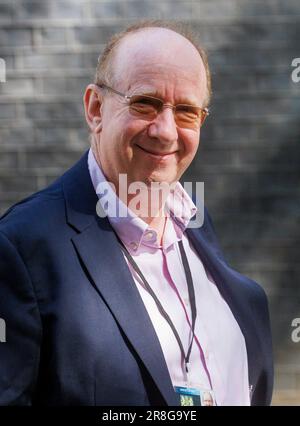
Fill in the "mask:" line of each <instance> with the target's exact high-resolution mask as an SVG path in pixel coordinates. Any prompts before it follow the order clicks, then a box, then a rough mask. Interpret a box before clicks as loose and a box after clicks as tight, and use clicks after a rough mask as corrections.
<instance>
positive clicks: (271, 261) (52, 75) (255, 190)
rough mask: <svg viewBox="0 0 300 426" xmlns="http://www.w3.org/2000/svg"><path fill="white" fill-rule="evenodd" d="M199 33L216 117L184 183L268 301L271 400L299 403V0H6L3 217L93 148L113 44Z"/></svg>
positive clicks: (0, 89) (1, 26)
mask: <svg viewBox="0 0 300 426" xmlns="http://www.w3.org/2000/svg"><path fill="white" fill-rule="evenodd" d="M149 17H152V18H168V19H181V20H183V21H186V22H189V23H190V24H191V25H192V26H193V27H194V28H195V29H196V30H197V31H198V32H199V33H200V35H201V37H202V40H203V44H204V45H205V46H206V47H207V49H208V52H209V58H210V63H211V67H212V73H213V89H214V96H213V102H212V114H211V116H210V117H209V119H208V120H207V122H206V124H205V126H204V128H203V131H202V139H201V147H200V150H199V153H198V155H197V158H196V160H195V161H194V163H193V165H192V166H191V168H190V169H189V171H188V172H187V173H186V175H185V177H184V178H185V179H186V180H190V179H193V180H198V181H204V182H205V197H206V203H207V205H208V207H209V210H210V212H211V214H212V216H213V218H214V222H215V226H216V229H217V232H218V235H219V238H220V240H221V244H222V246H223V248H224V250H225V253H226V256H227V258H228V260H229V261H230V262H231V263H232V264H233V266H234V267H236V268H237V269H239V270H240V271H241V272H243V273H245V274H248V275H249V276H251V277H252V278H254V279H256V280H257V281H259V282H260V283H261V284H262V285H263V286H264V288H265V289H266V291H267V293H268V295H269V299H270V309H271V318H272V327H273V333H274V349H275V355H276V382H275V385H276V392H275V395H274V403H275V404H276V403H282V404H293V403H295V404H300V363H299V356H300V343H298V344H296V343H293V342H292V340H291V331H292V328H291V321H292V319H293V318H295V317H300V286H299V285H298V279H299V271H300V265H299V263H300V256H299V249H298V244H299V243H300V228H299V222H300V221H299V217H300V202H299V195H300V190H299V188H300V185H299V183H300V147H299V135H300V121H299V115H300V96H299V95H300V83H293V82H292V80H291V72H292V67H291V62H292V60H293V58H295V57H300V3H299V0H264V1H260V0H213V1H212V0H195V1H192V0H189V1H188V0H187V1H184V0H181V1H178V0H161V1H158V0H139V1H138V0H106V1H105V0H98V1H94V0H48V1H43V2H41V1H37V0H31V1H26V0H7V1H3V0H0V58H4V59H5V61H6V67H7V73H6V78H7V81H6V83H0V211H2V212H3V211H4V210H5V209H6V208H7V207H8V206H10V205H11V204H12V203H14V202H16V201H17V200H19V199H20V198H22V197H24V196H26V195H28V194H30V193H31V192H33V191H36V190H38V189H39V188H42V187H44V186H45V185H46V184H47V183H49V182H51V181H52V180H53V179H54V178H55V177H56V176H58V175H59V174H61V173H62V172H63V171H64V170H65V169H66V168H67V167H68V166H70V165H71V164H73V163H74V162H75V161H76V160H77V159H78V158H79V157H80V156H81V154H82V152H83V151H84V150H85V149H86V148H87V146H88V140H87V131H86V126H85V123H84V117H83V107H82V100H81V99H82V94H83V91H84V88H85V85H86V84H87V83H88V82H89V81H90V80H91V79H92V77H93V74H94V69H95V66H96V63H97V57H98V54H99V53H100V51H101V49H102V48H103V44H104V43H105V42H106V40H107V39H108V37H109V36H110V35H111V34H112V33H114V32H115V31H116V30H119V29H122V28H123V27H124V26H126V25H127V24H128V23H129V22H132V21H134V20H135V19H139V18H149Z"/></svg>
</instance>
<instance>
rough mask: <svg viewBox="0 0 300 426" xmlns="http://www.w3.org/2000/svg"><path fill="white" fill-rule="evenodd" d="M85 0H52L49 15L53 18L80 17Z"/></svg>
mask: <svg viewBox="0 0 300 426" xmlns="http://www.w3.org/2000/svg"><path fill="white" fill-rule="evenodd" d="M85 7H86V2H85V1H82V0H52V1H51V2H50V16H51V18H55V19H74V18H77V19H78V18H82V17H83V14H84V8H85Z"/></svg>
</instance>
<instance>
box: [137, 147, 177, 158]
mask: <svg viewBox="0 0 300 426" xmlns="http://www.w3.org/2000/svg"><path fill="white" fill-rule="evenodd" d="M137 147H138V148H140V149H141V150H142V151H144V152H146V153H147V154H149V155H153V156H154V157H157V158H164V157H169V156H170V155H173V154H175V153H176V152H177V151H173V152H154V151H149V150H147V149H145V148H142V147H141V146H140V145H137Z"/></svg>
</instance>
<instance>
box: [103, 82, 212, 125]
mask: <svg viewBox="0 0 300 426" xmlns="http://www.w3.org/2000/svg"><path fill="white" fill-rule="evenodd" d="M97 86H98V87H100V88H101V89H107V90H110V91H111V92H113V93H115V94H116V95H119V96H122V98H124V99H126V101H127V102H129V101H130V99H131V98H132V97H134V96H145V97H146V98H151V99H156V100H159V101H161V102H162V100H161V99H160V98H156V97H155V96H150V95H143V94H141V95H139V94H134V95H126V94H125V93H121V92H119V91H118V90H116V89H113V88H112V87H110V86H108V85H107V84H105V83H100V84H97ZM178 105H182V106H192V107H195V108H199V110H200V111H201V114H203V113H204V118H203V119H202V120H201V117H199V118H200V121H201V123H200V126H199V128H200V127H201V126H202V125H203V123H204V121H205V119H206V117H207V116H208V115H209V114H210V111H209V109H208V108H207V107H205V108H202V107H199V106H197V105H190V104H177V105H172V104H168V103H166V104H164V103H163V102H162V105H161V109H160V110H159V112H161V111H162V110H163V108H171V109H172V111H174V110H176V107H177V106H178Z"/></svg>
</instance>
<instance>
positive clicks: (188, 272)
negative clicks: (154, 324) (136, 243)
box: [116, 234, 197, 372]
mask: <svg viewBox="0 0 300 426" xmlns="http://www.w3.org/2000/svg"><path fill="white" fill-rule="evenodd" d="M116 237H117V239H118V241H119V243H120V245H121V248H122V250H123V252H124V254H125V256H126V257H127V259H128V261H129V263H130V264H131V266H132V267H133V268H134V270H135V271H136V273H137V274H138V275H139V277H140V278H141V280H142V281H143V283H144V285H145V288H146V289H147V291H148V292H149V294H150V295H151V296H152V298H153V299H154V301H155V303H156V306H157V308H158V310H159V312H160V313H161V315H162V316H163V317H164V318H165V320H166V321H167V323H168V324H169V326H170V328H171V330H172V331H173V334H174V336H175V338H176V340H177V342H178V345H179V348H180V351H181V354H182V356H183V358H184V361H185V369H186V372H188V363H189V359H190V354H191V350H192V346H193V341H194V337H195V332H194V331H195V323H196V316H197V309H196V301H195V291H194V286H193V279H192V274H191V270H190V267H189V263H188V260H187V257H186V253H185V251H184V248H183V244H182V241H178V245H179V249H180V254H181V258H182V263H183V267H184V272H185V276H186V280H187V286H188V293H189V299H190V304H191V312H192V326H191V331H192V340H191V342H190V344H189V348H188V351H187V354H185V351H184V348H183V344H182V341H181V339H180V337H179V334H178V332H177V330H176V328H175V326H174V324H173V322H172V320H171V318H170V317H169V315H168V314H167V312H166V311H165V310H164V308H163V306H162V304H161V303H160V301H159V299H158V297H157V296H156V294H155V293H154V291H153V290H152V288H151V286H150V285H149V283H148V281H147V280H146V278H145V277H144V275H143V273H142V271H141V270H140V268H139V267H138V265H137V264H136V262H135V260H134V259H133V257H132V256H131V254H130V253H129V251H128V250H127V248H126V247H125V245H124V244H123V242H122V241H121V240H120V238H119V236H118V235H117V234H116Z"/></svg>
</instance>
